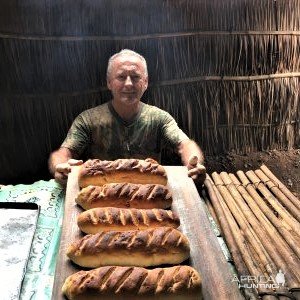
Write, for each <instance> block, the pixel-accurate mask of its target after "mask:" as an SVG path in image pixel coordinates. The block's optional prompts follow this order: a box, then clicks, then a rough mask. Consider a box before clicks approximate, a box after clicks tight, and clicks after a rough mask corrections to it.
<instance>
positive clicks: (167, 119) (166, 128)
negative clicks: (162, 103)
mask: <svg viewBox="0 0 300 300" xmlns="http://www.w3.org/2000/svg"><path fill="white" fill-rule="evenodd" d="M162 137H163V140H164V141H165V143H166V144H167V145H171V146H172V147H176V146H177V145H178V144H179V143H180V142H182V141H183V140H188V139H189V137H188V136H187V135H186V134H185V133H184V132H183V131H182V130H181V129H180V128H179V126H178V124H177V123H176V121H175V120H174V118H173V117H172V116H171V115H170V114H169V113H167V112H166V113H165V115H164V118H163V125H162Z"/></svg>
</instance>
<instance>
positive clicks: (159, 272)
mask: <svg viewBox="0 0 300 300" xmlns="http://www.w3.org/2000/svg"><path fill="white" fill-rule="evenodd" d="M62 291H63V293H64V294H65V295H66V296H67V297H68V299H97V297H98V298H99V299H100V298H101V299H103V300H107V299H123V300H124V299H131V300H136V299H148V297H149V299H198V300H199V299H201V298H202V297H201V277H200V275H199V273H198V272H197V271H196V270H195V269H193V268H192V267H189V266H174V267H170V268H156V269H153V270H147V269H144V268H140V267H117V266H107V267H100V268H98V269H94V270H90V271H80V272H77V273H75V274H72V275H71V276H69V277H68V278H67V279H66V280H65V283H64V285H63V288H62Z"/></svg>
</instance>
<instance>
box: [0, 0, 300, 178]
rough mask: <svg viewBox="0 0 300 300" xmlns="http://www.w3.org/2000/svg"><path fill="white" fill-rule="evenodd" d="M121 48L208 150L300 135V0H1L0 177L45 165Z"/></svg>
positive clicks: (157, 98) (153, 99) (160, 101)
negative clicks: (137, 60)
mask: <svg viewBox="0 0 300 300" xmlns="http://www.w3.org/2000/svg"><path fill="white" fill-rule="evenodd" d="M4 2H5V3H4ZM122 48H131V49H134V50H136V51H138V52H140V53H141V54H143V55H144V56H145V58H146V59H147V61H148V67H149V75H150V88H149V90H148V91H147V93H146V95H145V97H144V101H145V102H148V103H151V104H155V105H157V106H159V107H161V108H163V109H166V110H168V111H169V112H170V113H171V114H172V115H173V116H174V117H175V118H176V119H177V121H178V123H179V124H180V126H181V127H182V128H183V129H184V130H185V131H186V133H188V134H189V135H190V137H192V138H193V139H195V140H196V141H197V142H198V143H199V144H200V145H201V146H202V148H203V149H204V151H205V152H206V153H207V154H215V153H222V152H224V151H228V150H235V151H237V152H249V151H252V150H261V149H282V148H291V147H299V145H300V137H299V136H300V134H299V133H300V127H299V119H300V117H299V115H300V112H299V76H300V1H299V0H277V1H276V0H263V1H262V0H224V1H219V0H190V1H188V0H165V1H161V0H152V1H147V0H126V1H125V0H118V1H116V0H106V1H104V0H97V1H96V0H90V1H83V0H77V1H70V0H65V1H59V0H51V1H48V0H44V1H41V0H28V1H16V0H15V1H3V2H1V3H0V58H1V59H0V104H1V106H0V107H1V108H0V131H1V132H0V147H1V148H0V149H1V150H0V151H1V156H0V167H1V170H2V172H1V175H0V183H1V182H4V183H8V182H20V181H22V182H25V181H27V180H28V181H32V180H37V179H39V178H42V177H45V176H47V175H48V174H47V158H48V155H49V153H50V152H51V151H52V150H54V149H55V148H57V147H59V145H60V144H61V142H62V140H63V138H64V136H65V135H66V132H67V130H68V128H69V126H70V124H71V122H72V120H73V119H74V118H75V116H76V115H77V114H78V113H79V112H81V111H82V110H84V109H86V108H89V107H92V106H95V105H97V104H100V103H103V102H105V101H107V100H108V99H109V98H110V95H109V93H108V92H107V90H106V88H105V71H106V64H107V60H108V58H109V57H110V55H112V54H113V53H114V52H116V51H118V50H120V49H122Z"/></svg>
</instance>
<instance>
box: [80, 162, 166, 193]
mask: <svg viewBox="0 0 300 300" xmlns="http://www.w3.org/2000/svg"><path fill="white" fill-rule="evenodd" d="M112 182H114V183H119V182H130V183H140V184H146V183H154V184H162V185H166V184H167V174H166V171H165V169H164V168H163V167H162V166H161V165H159V164H158V163H157V162H156V161H154V160H152V159H146V160H140V159H117V160H114V161H108V160H99V159H93V160H88V161H86V162H85V163H84V164H83V165H82V167H81V169H80V171H79V176H78V183H79V186H80V187H81V188H83V187H86V186H88V185H103V184H106V183H112Z"/></svg>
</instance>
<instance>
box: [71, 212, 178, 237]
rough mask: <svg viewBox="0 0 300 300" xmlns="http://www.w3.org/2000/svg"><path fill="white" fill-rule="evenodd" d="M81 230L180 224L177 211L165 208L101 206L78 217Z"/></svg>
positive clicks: (93, 231)
mask: <svg viewBox="0 0 300 300" xmlns="http://www.w3.org/2000/svg"><path fill="white" fill-rule="evenodd" d="M77 224H78V227H79V228H80V229H81V231H83V232H85V233H90V234H95V233H97V232H100V231H109V230H115V231H128V230H145V229H149V228H155V227H161V226H169V227H173V228H177V227H178V226H179V225H180V221H179V218H178V216H177V214H176V213H173V212H172V211H171V210H164V209H135V208H131V209H126V208H115V207H101V208H93V209H89V210H87V211H85V212H83V213H81V214H80V215H79V216H78V217H77Z"/></svg>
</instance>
